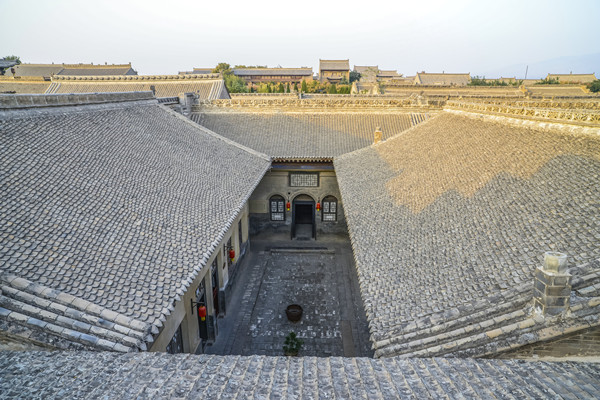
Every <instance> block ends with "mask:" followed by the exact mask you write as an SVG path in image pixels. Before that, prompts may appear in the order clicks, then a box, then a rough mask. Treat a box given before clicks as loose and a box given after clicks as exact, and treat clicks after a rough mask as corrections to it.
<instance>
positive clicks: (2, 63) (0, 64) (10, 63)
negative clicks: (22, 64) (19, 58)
mask: <svg viewBox="0 0 600 400" xmlns="http://www.w3.org/2000/svg"><path fill="white" fill-rule="evenodd" d="M15 65H17V62H16V61H15V60H4V59H0V68H10V67H14V66H15Z"/></svg>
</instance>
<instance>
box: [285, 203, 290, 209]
mask: <svg viewBox="0 0 600 400" xmlns="http://www.w3.org/2000/svg"><path fill="white" fill-rule="evenodd" d="M285 207H286V208H287V210H288V211H290V202H289V201H288V202H287V204H286V205H285Z"/></svg>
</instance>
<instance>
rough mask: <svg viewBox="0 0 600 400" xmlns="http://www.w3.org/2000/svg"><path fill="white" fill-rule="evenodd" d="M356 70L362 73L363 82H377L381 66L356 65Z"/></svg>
mask: <svg viewBox="0 0 600 400" xmlns="http://www.w3.org/2000/svg"><path fill="white" fill-rule="evenodd" d="M354 72H358V73H359V74H360V81H361V82H375V81H376V80H377V74H378V73H379V66H377V65H355V66H354Z"/></svg>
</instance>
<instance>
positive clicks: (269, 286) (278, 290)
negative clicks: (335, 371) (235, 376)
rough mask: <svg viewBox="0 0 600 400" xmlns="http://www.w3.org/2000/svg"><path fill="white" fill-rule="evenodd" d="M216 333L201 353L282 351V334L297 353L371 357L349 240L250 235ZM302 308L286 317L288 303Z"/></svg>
mask: <svg viewBox="0 0 600 400" xmlns="http://www.w3.org/2000/svg"><path fill="white" fill-rule="evenodd" d="M250 240H251V251H250V254H249V255H248V256H247V258H246V259H245V260H244V262H243V263H242V265H241V269H240V274H241V275H240V276H239V279H236V281H237V282H236V287H235V288H234V289H233V291H232V295H231V298H230V300H229V304H228V315H227V316H226V317H225V318H222V319H219V320H218V325H219V334H218V337H217V340H216V341H215V343H214V344H213V345H210V346H207V347H206V348H205V352H206V353H209V354H221V355H229V354H236V355H255V354H258V355H270V356H277V355H282V354H283V344H284V342H285V337H286V335H287V334H288V333H289V332H292V331H293V332H296V334H297V335H298V337H300V338H301V339H302V340H303V341H304V345H303V347H302V350H301V352H300V355H303V356H317V357H327V356H346V357H354V356H367V357H370V356H372V354H373V353H372V351H371V349H370V348H371V344H370V342H369V339H368V337H369V332H368V326H367V322H366V317H365V314H364V309H363V307H362V300H361V298H360V295H359V290H358V281H357V278H356V273H355V267H354V261H353V260H354V259H353V255H352V250H351V246H350V242H349V240H348V237H347V236H343V235H321V236H319V238H318V240H316V241H315V240H310V241H291V240H287V235H275V234H270V235H268V236H265V235H263V236H255V237H252V238H251V239H250ZM294 303H295V304H299V305H301V306H302V307H303V309H304V313H303V316H302V319H301V320H300V321H299V322H295V323H294V322H290V321H288V320H287V317H286V315H285V309H286V307H287V306H288V305H289V304H294Z"/></svg>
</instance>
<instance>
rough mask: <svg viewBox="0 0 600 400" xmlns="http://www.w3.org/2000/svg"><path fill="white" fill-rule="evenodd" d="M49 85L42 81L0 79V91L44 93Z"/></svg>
mask: <svg viewBox="0 0 600 400" xmlns="http://www.w3.org/2000/svg"><path fill="white" fill-rule="evenodd" d="M49 86H50V82H44V81H21V80H18V81H16V80H10V81H9V80H0V93H16V94H23V93H44V92H45V91H46V90H47V89H48V87H49Z"/></svg>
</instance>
